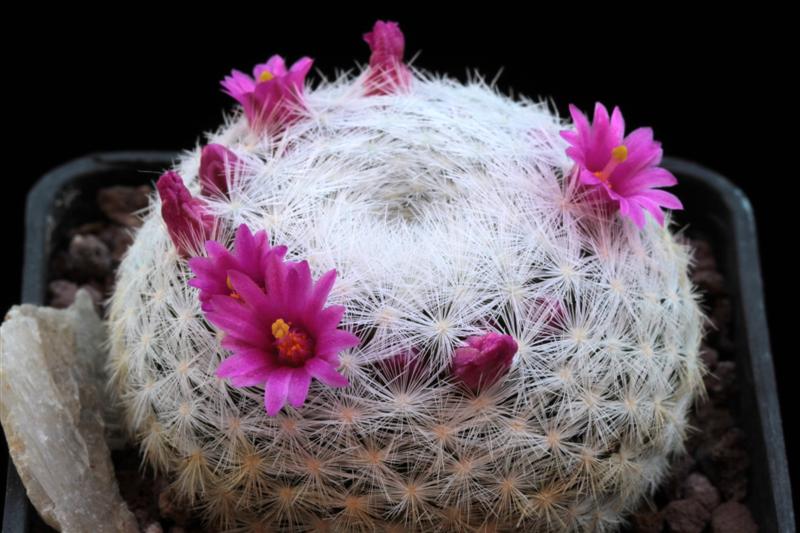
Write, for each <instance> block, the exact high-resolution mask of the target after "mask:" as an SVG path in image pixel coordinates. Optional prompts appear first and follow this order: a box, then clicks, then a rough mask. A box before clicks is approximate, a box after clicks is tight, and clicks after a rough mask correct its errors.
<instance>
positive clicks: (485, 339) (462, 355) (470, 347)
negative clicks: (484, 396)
mask: <svg viewBox="0 0 800 533" xmlns="http://www.w3.org/2000/svg"><path fill="white" fill-rule="evenodd" d="M515 353H517V342H516V341H515V340H514V338H513V337H511V335H503V334H500V333H494V332H491V333H487V334H485V335H481V336H476V337H470V338H468V339H467V346H463V347H461V348H458V349H456V354H455V357H454V358H453V374H454V375H455V376H456V377H458V378H459V379H460V380H461V381H463V382H464V384H465V385H466V386H467V387H469V388H471V389H473V390H477V389H479V388H480V387H484V386H488V385H491V384H492V383H494V382H495V381H497V380H498V379H499V378H500V377H501V376H503V375H504V374H505V373H506V372H508V369H509V368H511V362H512V361H513V359H514V354H515Z"/></svg>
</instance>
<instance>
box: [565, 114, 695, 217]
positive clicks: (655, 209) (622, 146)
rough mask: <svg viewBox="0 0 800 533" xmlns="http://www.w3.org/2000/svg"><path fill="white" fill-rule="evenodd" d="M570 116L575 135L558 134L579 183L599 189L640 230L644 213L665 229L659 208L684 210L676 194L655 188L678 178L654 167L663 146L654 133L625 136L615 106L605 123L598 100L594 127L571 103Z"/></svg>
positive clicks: (644, 130) (643, 130) (646, 130)
mask: <svg viewBox="0 0 800 533" xmlns="http://www.w3.org/2000/svg"><path fill="white" fill-rule="evenodd" d="M569 112H570V114H571V115H572V120H573V121H574V122H575V129H576V131H562V132H561V136H562V137H563V138H564V139H566V140H567V142H569V144H570V145H571V146H570V147H569V148H568V149H567V155H568V156H569V157H571V158H572V159H573V160H574V161H575V163H576V164H577V167H578V177H579V179H580V182H581V183H582V184H584V185H586V186H588V187H592V188H596V189H597V190H599V191H603V192H604V196H605V198H607V199H608V200H609V201H610V202H611V203H616V204H617V205H618V207H619V211H620V213H621V214H622V215H623V216H627V217H630V218H631V219H632V220H633V221H634V222H635V223H636V225H637V226H638V227H639V228H642V227H644V222H645V219H644V211H645V210H647V211H649V212H650V213H651V214H652V215H653V217H654V218H655V219H656V220H657V221H658V223H659V224H661V225H663V224H664V212H663V211H662V210H661V207H667V208H669V209H683V204H681V202H680V200H678V198H677V197H676V196H675V195H673V194H671V193H668V192H666V191H662V190H659V189H656V187H668V186H671V185H675V184H676V183H678V180H677V179H675V176H673V175H672V174H671V173H670V172H669V171H668V170H666V169H664V168H661V167H659V166H658V164H659V163H660V162H661V155H662V152H661V144H660V143H658V142H656V141H654V140H653V130H652V129H650V128H638V129H636V130H634V131H632V132H631V133H630V134H628V136H627V137H625V138H623V135H624V134H625V122H624V120H623V118H622V113H621V112H620V110H619V108H617V107H615V108H614V110H613V112H612V113H611V118H610V119H609V116H608V110H606V108H605V106H603V104H601V103H599V102H598V103H597V104H596V105H595V108H594V120H593V121H592V124H589V121H588V120H587V119H586V116H585V115H584V114H583V113H581V111H580V110H579V109H578V108H577V107H575V106H574V105H571V104H570V106H569Z"/></svg>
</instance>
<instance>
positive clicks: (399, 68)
mask: <svg viewBox="0 0 800 533" xmlns="http://www.w3.org/2000/svg"><path fill="white" fill-rule="evenodd" d="M364 40H365V41H367V44H369V47H370V49H371V50H372V55H371V56H370V58H369V73H368V74H367V78H366V80H365V81H364V85H365V87H366V89H367V95H368V96H373V95H381V94H391V93H393V92H395V91H396V90H398V89H399V90H406V89H408V88H409V87H410V85H411V77H412V76H411V70H409V68H408V67H407V66H406V64H405V63H404V62H403V53H404V49H405V43H406V41H405V37H404V36H403V32H402V31H400V26H399V25H398V24H397V22H384V21H382V20H379V21H377V22H376V23H375V26H373V28H372V31H371V32H369V33H365V34H364Z"/></svg>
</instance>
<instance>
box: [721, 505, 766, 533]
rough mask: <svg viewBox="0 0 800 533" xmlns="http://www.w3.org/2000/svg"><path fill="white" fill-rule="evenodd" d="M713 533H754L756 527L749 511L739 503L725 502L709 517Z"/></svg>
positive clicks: (756, 529)
mask: <svg viewBox="0 0 800 533" xmlns="http://www.w3.org/2000/svg"><path fill="white" fill-rule="evenodd" d="M711 531H712V532H713V533H756V531H758V526H757V525H756V523H755V521H753V515H751V514H750V510H749V509H748V508H747V507H745V506H744V505H742V504H741V503H739V502H726V503H723V504H722V505H720V506H719V507H717V508H716V509H714V512H713V513H712V515H711Z"/></svg>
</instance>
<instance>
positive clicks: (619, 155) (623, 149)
mask: <svg viewBox="0 0 800 533" xmlns="http://www.w3.org/2000/svg"><path fill="white" fill-rule="evenodd" d="M611 157H613V158H614V159H616V160H617V161H619V162H620V163H622V162H623V161H625V160H626V159H628V147H627V146H625V145H624V144H620V145H619V146H617V147H615V148H614V149H613V150H611Z"/></svg>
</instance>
